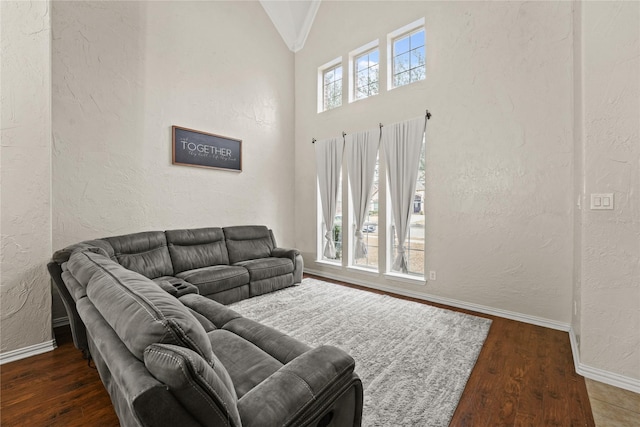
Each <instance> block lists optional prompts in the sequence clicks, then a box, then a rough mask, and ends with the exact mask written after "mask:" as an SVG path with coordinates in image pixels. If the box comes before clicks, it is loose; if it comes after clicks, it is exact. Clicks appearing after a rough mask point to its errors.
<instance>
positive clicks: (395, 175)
mask: <svg viewBox="0 0 640 427" xmlns="http://www.w3.org/2000/svg"><path fill="white" fill-rule="evenodd" d="M426 125H427V122H426V117H422V118H419V119H413V120H408V121H405V122H401V123H394V124H392V125H385V126H384V127H383V128H382V146H383V149H384V154H385V157H386V161H387V170H388V173H387V176H388V182H389V195H390V198H391V213H392V215H393V222H394V224H395V230H396V237H397V239H398V255H397V257H396V259H395V261H394V263H393V267H392V269H393V270H394V271H400V272H402V273H407V272H408V262H407V256H406V253H405V247H404V244H405V241H406V239H407V234H408V232H409V226H410V223H409V222H410V220H411V210H412V208H413V201H414V196H415V192H416V179H417V177H418V167H419V163H420V153H421V150H422V141H423V138H424V133H425V129H426Z"/></svg>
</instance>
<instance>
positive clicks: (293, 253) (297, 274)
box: [271, 248, 304, 283]
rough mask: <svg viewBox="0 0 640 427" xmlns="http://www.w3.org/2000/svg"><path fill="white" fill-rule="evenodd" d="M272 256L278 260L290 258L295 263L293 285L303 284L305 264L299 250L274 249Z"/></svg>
mask: <svg viewBox="0 0 640 427" xmlns="http://www.w3.org/2000/svg"><path fill="white" fill-rule="evenodd" d="M271 256H272V257H276V258H289V259H290V260H291V262H293V283H300V282H302V271H303V269H304V262H303V260H302V255H301V254H300V251H299V250H297V249H285V248H273V250H272V251H271Z"/></svg>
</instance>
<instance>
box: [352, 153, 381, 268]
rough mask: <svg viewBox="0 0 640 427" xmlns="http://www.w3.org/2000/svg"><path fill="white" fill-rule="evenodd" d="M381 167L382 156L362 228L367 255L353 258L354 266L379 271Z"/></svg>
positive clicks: (377, 164) (374, 177)
mask: <svg viewBox="0 0 640 427" xmlns="http://www.w3.org/2000/svg"><path fill="white" fill-rule="evenodd" d="M379 165H380V156H379V155H378V160H377V161H376V170H375V174H374V176H373V191H372V193H371V202H370V204H369V211H368V212H367V219H366V221H365V223H364V226H363V227H362V233H363V234H364V242H365V243H366V245H367V255H365V256H364V258H358V259H356V258H355V257H354V258H353V265H357V266H358V267H366V268H372V269H374V270H377V269H378V248H379V246H380V244H379V242H378V232H379V227H378V209H379V203H378V201H379V200H378V195H379V191H378V189H379V182H380V180H379V178H378V170H379Z"/></svg>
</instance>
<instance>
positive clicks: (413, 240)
mask: <svg viewBox="0 0 640 427" xmlns="http://www.w3.org/2000/svg"><path fill="white" fill-rule="evenodd" d="M424 146H425V142H424V139H423V140H422V150H421V152H420V164H419V168H418V178H417V180H416V192H415V194H414V197H413V207H412V210H411V221H410V224H411V225H410V226H409V234H408V236H407V240H406V242H405V251H406V255H407V259H408V261H409V266H408V270H409V271H408V272H407V274H409V275H414V276H421V277H424V255H425V254H424V249H425V246H424V235H425V229H424V227H425V214H424V213H425V206H424V202H425V147H424ZM391 227H392V233H391V235H392V236H393V245H392V247H393V255H394V256H395V255H397V253H398V239H397V237H396V233H395V229H394V227H395V225H394V224H391Z"/></svg>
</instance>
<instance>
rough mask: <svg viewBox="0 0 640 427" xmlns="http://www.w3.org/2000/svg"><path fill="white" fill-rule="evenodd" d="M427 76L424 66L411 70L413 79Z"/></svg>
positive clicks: (413, 80) (421, 78) (416, 79)
mask: <svg viewBox="0 0 640 427" xmlns="http://www.w3.org/2000/svg"><path fill="white" fill-rule="evenodd" d="M424 77H425V71H424V66H422V67H418V68H414V69H412V70H411V81H412V82H417V81H418V80H423V79H424Z"/></svg>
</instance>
